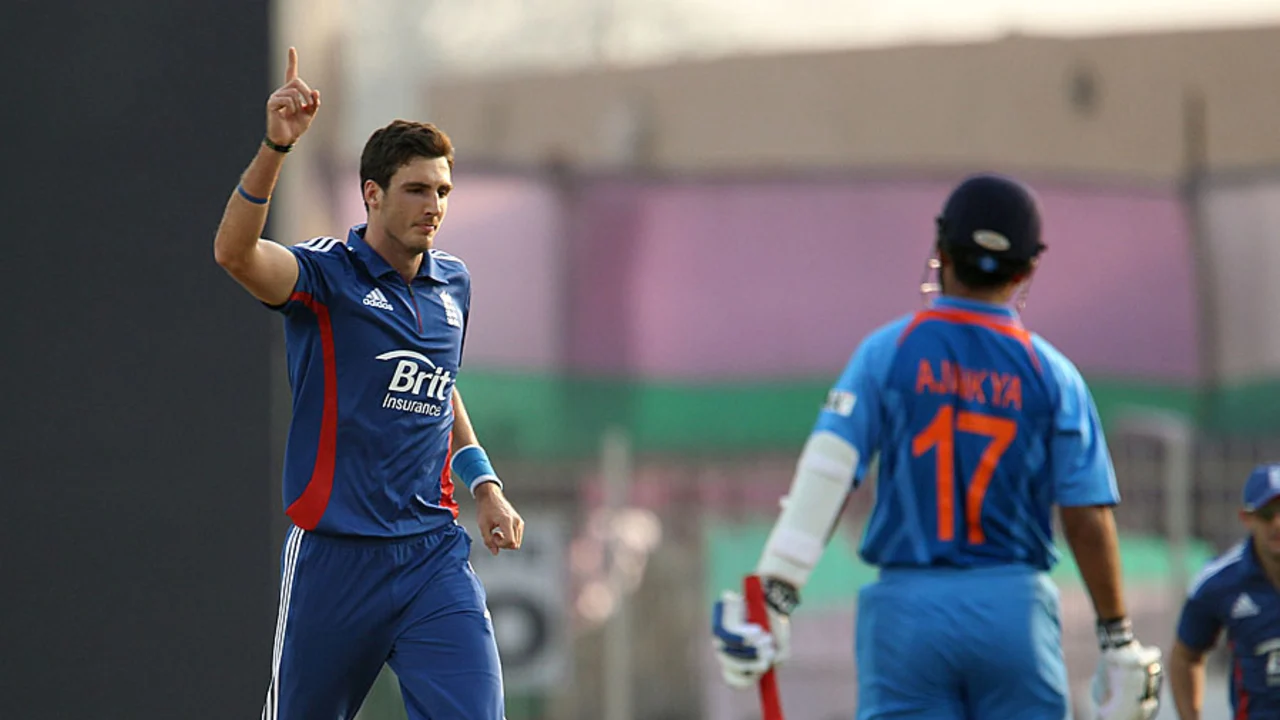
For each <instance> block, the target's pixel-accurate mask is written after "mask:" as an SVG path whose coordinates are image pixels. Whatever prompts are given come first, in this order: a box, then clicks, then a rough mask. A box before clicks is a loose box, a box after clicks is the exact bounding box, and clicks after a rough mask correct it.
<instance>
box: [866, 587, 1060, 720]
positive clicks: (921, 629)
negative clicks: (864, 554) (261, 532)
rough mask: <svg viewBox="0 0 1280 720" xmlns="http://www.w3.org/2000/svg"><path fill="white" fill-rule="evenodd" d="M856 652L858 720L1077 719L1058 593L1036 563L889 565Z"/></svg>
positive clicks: (871, 593)
mask: <svg viewBox="0 0 1280 720" xmlns="http://www.w3.org/2000/svg"><path fill="white" fill-rule="evenodd" d="M856 656H857V665H858V715H857V717H858V720H882V719H884V718H921V719H924V718H928V719H930V720H934V719H936V720H1070V708H1069V701H1068V693H1069V688H1068V685H1067V670H1066V664H1065V662H1064V660H1063V656H1062V626H1061V622H1060V619H1059V603H1058V590H1057V588H1056V587H1055V586H1054V585H1053V582H1052V581H1051V580H1049V578H1048V576H1047V575H1045V574H1044V573H1040V572H1036V571H1035V570H1033V569H1031V568H1025V567H1014V566H1002V567H994V568H974V569H921V570H905V569H904V570H885V571H883V572H882V573H881V575H880V579H879V580H877V581H876V582H874V583H871V584H870V585H868V586H866V587H865V588H863V589H862V591H861V593H860V594H859V596H858V620H857V650H856Z"/></svg>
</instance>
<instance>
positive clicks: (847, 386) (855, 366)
mask: <svg viewBox="0 0 1280 720" xmlns="http://www.w3.org/2000/svg"><path fill="white" fill-rule="evenodd" d="M895 336H896V334H894V333H892V332H885V331H881V332H878V333H876V334H873V335H871V336H870V337H868V338H867V339H866V340H864V341H863V342H862V344H861V345H860V346H859V347H858V349H857V351H855V352H854V354H853V357H852V358H850V359H849V364H848V365H846V366H845V369H844V372H843V373H841V374H840V379H839V380H837V381H836V384H835V386H834V387H832V388H831V391H830V392H829V393H827V401H826V404H824V405H823V407H822V411H821V412H820V413H819V414H818V420H817V423H816V424H815V425H814V428H813V431H814V432H821V431H824V430H825V431H828V432H832V433H835V434H836V435H838V436H840V437H841V438H843V439H844V440H845V441H847V442H848V443H849V444H850V445H853V447H854V448H855V449H857V451H858V467H857V469H856V470H855V471H854V484H855V486H856V485H857V484H859V483H861V482H862V479H863V478H864V477H866V474H867V470H868V468H869V467H870V465H871V460H872V458H873V457H874V455H875V451H876V450H877V449H878V448H879V446H880V431H881V411H880V408H881V395H882V392H883V390H882V389H883V387H884V383H885V379H886V378H887V376H888V373H889V366H890V363H892V362H893V354H894V352H895V351H896V349H897V346H896V344H895V342H894V337H895Z"/></svg>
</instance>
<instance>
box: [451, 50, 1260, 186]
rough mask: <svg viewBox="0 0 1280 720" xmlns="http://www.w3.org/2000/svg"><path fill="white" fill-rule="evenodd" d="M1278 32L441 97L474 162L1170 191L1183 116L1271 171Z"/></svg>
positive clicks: (852, 53)
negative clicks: (821, 171) (1086, 182)
mask: <svg viewBox="0 0 1280 720" xmlns="http://www.w3.org/2000/svg"><path fill="white" fill-rule="evenodd" d="M1277 70H1280V28H1276V27H1262V28H1250V29H1241V30H1218V31H1210V32H1180V33H1168V34H1133V35H1115V36H1105V37H1079V38H1056V37H1022V36H1012V37H1008V38H1005V39H1002V40H998V41H994V42H989V43H981V44H957V45H923V46H903V47H888V48H882V49H855V50H844V51H829V52H814V53H804V54H791V55H768V56H746V57H734V58H726V59H719V60H710V61H701V62H689V63H681V64H674V65H666V66H658V67H649V68H637V69H625V70H608V69H591V70H583V71H578V72H563V73H557V74H538V75H532V74H531V75H513V76H510V77H503V78H480V79H467V80H461V81H457V82H453V83H447V82H442V83H436V84H435V85H433V86H432V88H431V90H430V97H431V107H432V116H433V119H434V120H435V121H437V122H439V123H440V124H441V125H443V126H444V127H447V128H451V129H452V132H453V135H454V138H455V140H456V141H457V144H458V146H459V148H460V152H461V153H462V154H463V156H464V157H466V158H467V159H468V161H469V162H473V163H474V162H487V163H498V164H503V165H519V166H525V167H529V166H537V165H539V164H542V163H545V162H547V161H549V160H555V161H558V162H569V163H572V164H574V165H576V166H581V167H590V168H618V167H629V166H637V167H643V168H647V169H650V170H654V171H660V172H689V171H692V172H707V171H730V170H761V169H770V170H778V169H803V170H812V169H814V168H834V169H849V168H859V169H864V170H865V169H868V168H872V169H886V170H897V171H901V170H904V169H914V170H923V171H929V172H934V171H938V170H941V169H961V170H968V169H971V168H973V167H975V166H983V167H1000V168H1004V169H1010V170H1013V169H1016V170H1022V171H1034V172H1043V173H1051V174H1055V175H1064V174H1076V175H1085V176H1089V177H1091V178H1112V179H1119V180H1130V181H1148V182H1168V181H1172V180H1175V179H1177V178H1179V177H1180V175H1181V173H1182V172H1183V171H1184V169H1185V167H1186V154H1187V147H1186V144H1187V136H1186V114H1187V112H1186V110H1187V104H1188V102H1189V101H1194V100H1195V99H1196V98H1197V97H1198V98H1200V99H1202V100H1203V102H1204V104H1205V106H1206V107H1207V117H1208V123H1207V126H1206V132H1207V135H1206V138H1205V140H1206V143H1205V144H1206V149H1207V161H1208V164H1209V166H1210V167H1211V168H1213V169H1215V170H1219V169H1222V170H1226V169H1230V170H1240V169H1247V168H1256V167H1268V166H1270V165H1271V164H1272V163H1274V162H1275V161H1276V160H1277V159H1280V137H1277V135H1276V134H1275V133H1274V132H1271V130H1270V128H1269V126H1268V124H1267V123H1266V122H1265V121H1263V119H1264V118H1269V117H1274V116H1275V115H1276V114H1277V112H1280V86H1277V85H1276V84H1275V83H1274V82H1272V81H1271V78H1273V77H1274V76H1275V73H1276V72H1277Z"/></svg>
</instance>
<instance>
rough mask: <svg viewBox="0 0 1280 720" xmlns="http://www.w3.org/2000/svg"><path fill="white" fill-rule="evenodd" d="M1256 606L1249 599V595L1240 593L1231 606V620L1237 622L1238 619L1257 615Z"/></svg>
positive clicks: (1251, 599)
mask: <svg viewBox="0 0 1280 720" xmlns="http://www.w3.org/2000/svg"><path fill="white" fill-rule="evenodd" d="M1258 612H1259V611H1258V605H1257V603H1255V602H1254V601H1253V598H1251V597H1249V593H1240V597H1238V598H1236V603H1235V604H1234V605H1232V606H1231V619H1232V620H1239V619H1240V618H1247V617H1253V616H1254V615H1257V614H1258Z"/></svg>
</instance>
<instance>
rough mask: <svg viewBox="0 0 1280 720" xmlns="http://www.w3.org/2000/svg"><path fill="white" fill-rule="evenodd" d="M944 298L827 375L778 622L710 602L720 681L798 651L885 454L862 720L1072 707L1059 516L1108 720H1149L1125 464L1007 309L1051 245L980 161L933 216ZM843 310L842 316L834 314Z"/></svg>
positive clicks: (1043, 719)
mask: <svg viewBox="0 0 1280 720" xmlns="http://www.w3.org/2000/svg"><path fill="white" fill-rule="evenodd" d="M937 224H938V235H937V240H936V247H935V251H936V256H935V258H934V259H933V261H931V263H930V264H931V267H933V268H935V269H937V270H938V272H939V285H940V287H939V288H938V289H940V290H941V296H940V297H937V298H935V299H934V300H933V301H932V302H931V303H930V304H928V305H927V307H925V308H924V309H922V310H920V311H919V312H916V313H913V314H911V315H908V316H906V317H902V318H900V319H898V320H895V321H893V322H891V323H889V324H887V325H885V326H883V327H881V328H880V329H878V330H876V331H875V332H873V333H872V334H871V335H869V336H868V337H867V338H865V339H864V340H863V342H862V343H861V345H860V346H859V347H858V348H857V350H856V352H854V353H853V357H852V359H851V360H850V361H849V364H848V366H847V367H846V368H845V370H844V373H843V374H842V375H841V376H840V379H839V380H838V381H837V382H836V383H835V386H834V387H833V388H832V390H831V391H830V394H829V396H828V398H827V402H826V405H825V407H824V408H823V409H822V411H821V413H820V414H819V416H818V419H817V423H816V424H815V426H814V428H813V432H812V434H811V435H810V437H809V439H808V441H807V443H806V444H805V447H804V450H803V452H802V453H801V456H800V459H799V462H798V463H797V468H796V473H795V477H794V478H793V480H792V486H791V489H790V491H789V492H788V495H787V497H786V498H785V500H784V503H783V510H782V513H781V515H780V517H779V518H778V520H777V523H776V524H775V526H774V528H773V531H772V533H771V534H770V536H769V539H768V542H767V544H766V547H765V549H764V553H763V555H762V557H761V558H760V562H759V565H758V566H757V568H756V571H755V573H756V574H757V575H759V576H760V577H761V578H762V579H763V582H764V585H765V595H766V602H767V604H768V606H769V615H770V619H771V623H770V625H771V628H772V631H766V630H765V629H764V628H763V627H762V626H761V625H759V624H756V623H751V622H747V621H746V620H745V613H744V609H743V600H742V598H741V597H740V596H739V595H738V594H737V593H734V592H726V593H725V594H724V595H723V596H722V597H721V599H720V601H719V602H717V603H716V607H715V609H714V612H713V642H714V644H715V647H716V649H717V657H718V658H719V660H720V662H721V666H722V670H723V673H724V676H725V679H726V680H727V681H728V682H729V683H730V684H732V685H735V686H740V687H746V686H750V685H752V684H753V683H754V682H755V681H756V680H757V679H758V678H759V677H760V676H761V675H762V673H764V672H765V671H767V670H768V669H769V668H770V667H772V666H773V665H775V664H778V663H780V662H781V661H783V660H784V659H785V658H786V656H787V654H788V649H789V648H788V643H789V631H788V630H789V620H788V616H789V615H790V613H791V612H792V611H793V610H794V609H795V608H796V606H797V605H798V604H799V602H800V597H801V593H802V591H803V589H804V586H805V583H806V581H807V580H808V579H809V575H810V572H811V571H812V570H813V567H814V566H815V565H816V564H817V562H818V560H819V558H820V557H821V555H822V553H823V550H824V548H825V546H826V543H827V541H828V539H829V537H830V535H831V533H832V531H833V529H834V527H835V524H836V522H837V520H838V518H839V515H840V513H841V510H842V508H843V507H844V504H845V500H846V498H847V496H848V494H849V493H850V492H851V491H852V490H853V489H854V488H857V487H858V485H859V483H861V482H862V480H863V479H864V478H865V477H866V476H867V473H868V468H869V467H870V466H871V464H872V460H873V458H877V457H878V474H877V478H876V483H875V505H874V508H873V510H872V512H871V516H870V519H869V521H868V524H867V527H866V532H865V536H864V538H863V541H862V546H861V556H862V558H863V559H864V560H865V561H866V562H867V563H869V564H871V565H874V566H877V567H878V568H879V577H878V579H877V580H876V581H875V582H873V583H871V584H869V585H868V586H866V587H864V588H862V590H861V592H860V593H859V597H858V609H857V610H858V614H857V640H856V650H855V656H856V660H857V669H858V713H857V717H858V718H859V719H860V720H873V719H878V718H937V719H938V720H1012V719H1014V718H1034V719H1037V720H1064V719H1066V718H1070V717H1071V715H1070V709H1069V701H1068V685H1067V675H1066V669H1065V665H1064V662H1063V656H1062V647H1061V630H1060V622H1059V606H1058V603H1059V601H1058V593H1057V590H1056V588H1055V586H1054V584H1053V583H1052V582H1051V581H1050V579H1049V576H1048V572H1049V570H1050V569H1051V568H1052V567H1053V566H1054V564H1055V563H1056V562H1057V560H1058V555H1057V552H1056V551H1055V548H1054V540H1053V524H1052V511H1053V508H1054V507H1055V506H1057V507H1058V508H1059V509H1060V514H1061V520H1062V528H1063V531H1064V534H1065V536H1066V540H1067V543H1068V545H1069V546H1070V548H1071V550H1072V552H1073V554H1074V555H1075V558H1076V561H1077V563H1078V564H1079V567H1080V572H1081V575H1082V577H1083V580H1084V583H1085V585H1086V587H1087V588H1088V592H1089V594H1090V596H1091V598H1092V600H1093V605H1094V609H1095V611H1096V613H1097V631H1098V638H1099V641H1100V646H1101V660H1100V663H1099V666H1098V672H1097V674H1096V675H1095V682H1094V697H1095V700H1096V702H1097V705H1098V710H1099V712H1098V716H1097V717H1099V718H1102V719H1103V720H1138V719H1142V720H1148V719H1149V718H1151V717H1153V716H1154V714H1155V712H1156V710H1157V706H1158V698H1159V686H1160V678H1161V669H1160V657H1161V654H1160V651H1159V650H1158V649H1156V648H1149V647H1144V646H1143V645H1141V644H1139V643H1138V642H1137V641H1136V640H1135V639H1134V636H1133V631H1132V626H1131V624H1130V621H1129V620H1128V618H1127V617H1126V610H1125V603H1124V596H1123V592H1122V588H1121V583H1120V560H1119V552H1118V544H1117V537H1116V529H1115V523H1114V519H1113V517H1112V509H1111V508H1112V506H1114V505H1115V504H1116V503H1118V502H1119V493H1118V492H1117V489H1116V480H1115V473H1114V470H1113V468H1112V465H1111V461H1110V457H1109V454H1108V451H1107V445H1106V442H1105V439H1104V437H1103V433H1102V428H1101V427H1100V425H1099V420H1098V415H1097V411H1096V409H1095V407H1094V404H1093V400H1092V398H1091V396H1090V393H1089V390H1088V389H1087V387H1086V386H1085V383H1084V380H1083V379H1082V378H1081V376H1080V374H1079V372H1078V371H1077V370H1076V368H1075V367H1074V366H1073V365H1072V364H1071V362H1070V361H1068V360H1067V359H1066V358H1065V357H1064V356H1063V355H1062V354H1061V353H1059V352H1058V351H1057V350H1055V349H1054V348H1053V347H1052V346H1051V345H1050V344H1049V343H1048V342H1046V341H1045V340H1043V339H1042V338H1040V337H1038V336H1036V335H1033V334H1032V333H1030V332H1028V331H1027V330H1026V329H1025V328H1024V327H1023V326H1022V324H1021V322H1020V321H1019V319H1018V315H1017V312H1016V311H1015V309H1014V308H1013V307H1012V306H1014V305H1015V304H1016V298H1017V297H1018V296H1019V295H1020V289H1022V288H1024V287H1025V286H1026V284H1027V282H1028V281H1029V279H1030V277H1031V274H1032V272H1033V271H1034V270H1035V268H1036V265H1037V263H1038V261H1039V258H1040V254H1041V252H1042V251H1043V250H1044V249H1045V246H1044V245H1043V244H1042V243H1041V239H1040V214H1039V210H1038V207H1037V203H1036V201H1035V198H1034V196H1033V195H1032V193H1031V192H1030V190H1029V189H1027V188H1026V187H1025V186H1023V185H1021V184H1020V183H1018V182H1016V181H1014V180H1012V179H1009V178H1006V177H1003V176H998V175H978V176H973V177H970V178H968V179H966V180H965V181H964V182H962V183H961V184H960V185H959V186H957V187H956V188H955V189H954V190H953V192H952V193H951V195H950V197H949V198H948V199H947V201H946V203H945V206H944V207H943V210H942V214H941V216H940V217H939V218H938V223H937ZM836 320H838V318H836Z"/></svg>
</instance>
